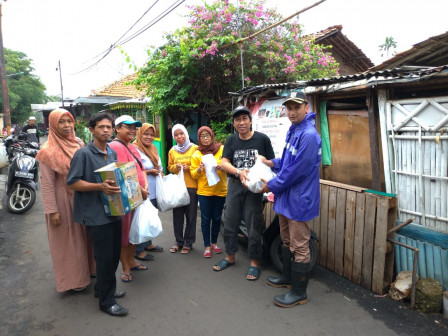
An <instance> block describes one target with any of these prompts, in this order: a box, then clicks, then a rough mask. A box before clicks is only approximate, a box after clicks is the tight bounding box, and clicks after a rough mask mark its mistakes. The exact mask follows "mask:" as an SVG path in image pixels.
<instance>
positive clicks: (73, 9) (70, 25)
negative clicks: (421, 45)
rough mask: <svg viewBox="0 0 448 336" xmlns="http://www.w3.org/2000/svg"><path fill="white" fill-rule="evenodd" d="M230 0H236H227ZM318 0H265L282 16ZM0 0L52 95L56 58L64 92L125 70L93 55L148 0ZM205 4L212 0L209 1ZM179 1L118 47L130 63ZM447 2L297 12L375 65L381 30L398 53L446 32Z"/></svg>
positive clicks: (13, 34) (381, 2)
mask: <svg viewBox="0 0 448 336" xmlns="http://www.w3.org/2000/svg"><path fill="white" fill-rule="evenodd" d="M233 1H234V2H236V0H233ZM317 1H318V0H277V1H275V0H266V6H267V7H276V8H278V10H279V11H280V13H282V14H283V15H284V16H285V17H286V16H288V15H290V14H292V13H294V12H297V11H299V10H300V9H302V8H305V7H307V6H309V5H311V4H313V3H315V2H317ZM0 2H1V3H2V14H3V16H2V29H3V43H4V46H5V47H6V48H9V49H13V50H16V51H22V52H24V53H25V54H27V56H28V57H29V58H31V59H32V60H33V65H34V68H35V73H36V75H38V76H39V77H40V78H41V80H42V82H43V83H44V85H45V86H46V87H47V94H49V95H58V94H60V92H61V89H60V77H59V72H58V71H56V68H57V66H58V61H59V60H60V61H61V68H62V82H63V87H64V98H77V97H79V96H87V95H89V94H90V93H91V91H92V90H95V89H98V88H100V87H102V86H103V85H106V84H108V83H110V82H112V81H114V80H116V79H119V78H120V77H122V76H123V75H126V74H129V73H131V72H132V70H130V69H128V65H127V64H126V62H125V59H124V56H123V55H121V54H120V52H119V51H117V50H115V51H113V52H112V53H111V54H110V55H109V56H107V57H106V58H105V59H104V60H103V61H101V62H100V63H99V65H98V66H95V67H94V68H92V69H91V70H89V71H84V72H81V73H78V74H76V73H77V72H79V71H81V70H83V69H84V68H86V67H87V66H89V65H91V64H92V63H93V61H92V59H93V58H94V57H95V56H97V55H98V54H100V53H101V52H102V51H104V50H106V49H107V48H108V47H109V46H110V45H111V44H112V43H114V42H115V41H116V40H118V39H119V37H121V36H122V35H123V34H124V33H125V32H126V31H127V30H128V29H129V28H130V27H131V26H132V25H133V24H134V23H135V21H137V19H138V18H140V16H141V15H142V14H143V13H144V12H145V11H146V10H147V9H148V8H149V7H150V6H151V5H152V4H153V3H154V2H155V0H126V1H125V0H8V1H7V2H4V1H3V0H0ZM208 2H211V1H208ZM174 3H177V1H176V0H162V1H159V2H158V3H157V4H156V5H155V6H154V7H153V8H152V9H151V10H150V11H149V12H148V14H146V16H145V17H144V18H143V19H142V20H141V21H140V22H139V24H138V25H137V26H136V28H134V29H133V30H132V31H131V33H132V32H135V31H136V30H137V29H138V28H140V27H142V26H144V25H146V24H148V23H149V22H150V21H151V20H152V19H154V18H155V17H156V16H158V15H159V14H160V13H161V12H163V11H164V10H165V9H166V8H168V7H169V6H170V5H172V4H174ZM201 3H202V1H200V0H186V1H184V3H183V4H181V5H180V6H179V7H178V8H177V9H176V10H175V11H174V12H172V13H170V14H169V15H168V16H166V17H165V18H164V19H162V20H161V21H159V22H158V23H157V24H155V25H154V26H153V27H151V28H150V29H148V30H147V31H146V32H144V33H143V34H141V35H140V36H138V37H137V38H135V39H134V40H132V41H131V42H129V43H127V44H125V45H123V49H124V50H125V51H126V53H127V54H128V55H129V56H130V57H131V59H132V60H134V62H135V63H136V64H137V65H141V64H143V62H144V60H145V58H146V52H145V50H146V47H147V46H148V45H159V44H160V43H161V42H162V39H161V37H162V33H163V32H171V31H173V30H174V29H175V28H179V27H181V26H183V25H185V22H186V21H185V19H184V18H182V17H181V16H180V15H181V14H185V13H186V12H187V9H186V7H185V6H186V5H192V4H201ZM447 10H448V1H446V0H426V1H423V2H421V1H418V2H417V1H409V0H327V1H326V2H324V3H322V4H320V5H319V6H317V7H315V8H313V9H311V10H309V11H307V12H305V13H303V14H301V16H300V22H301V23H302V24H303V25H304V30H305V33H306V34H307V33H312V32H316V31H319V30H323V29H325V28H327V27H329V26H332V25H342V26H343V29H342V33H343V34H345V35H346V36H347V37H348V38H349V39H350V40H351V41H352V42H354V43H355V44H356V45H357V46H358V47H359V48H360V49H362V50H363V52H364V53H365V54H366V55H367V56H368V57H369V58H370V59H371V60H372V62H373V63H375V64H378V63H381V58H380V53H379V52H378V46H379V45H380V44H382V43H383V42H384V40H385V38H386V36H392V37H393V38H394V39H395V41H396V42H397V43H398V47H397V51H403V50H407V49H409V48H410V47H411V46H412V45H413V44H416V43H418V42H421V41H423V40H426V39H427V38H429V37H431V36H434V35H439V34H442V33H444V32H446V31H448V24H447V22H448V21H447V20H446V13H447V12H448V11H447Z"/></svg>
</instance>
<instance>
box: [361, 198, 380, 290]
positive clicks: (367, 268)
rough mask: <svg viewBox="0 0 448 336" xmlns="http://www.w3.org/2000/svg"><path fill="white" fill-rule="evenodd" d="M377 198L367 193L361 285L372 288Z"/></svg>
mask: <svg viewBox="0 0 448 336" xmlns="http://www.w3.org/2000/svg"><path fill="white" fill-rule="evenodd" d="M376 200H377V197H375V196H374V195H373V194H366V206H365V220H364V223H365V224H364V238H363V251H362V270H361V286H362V287H364V288H367V289H368V290H370V289H371V288H372V268H373V247H374V245H373V243H374V238H375V220H376Z"/></svg>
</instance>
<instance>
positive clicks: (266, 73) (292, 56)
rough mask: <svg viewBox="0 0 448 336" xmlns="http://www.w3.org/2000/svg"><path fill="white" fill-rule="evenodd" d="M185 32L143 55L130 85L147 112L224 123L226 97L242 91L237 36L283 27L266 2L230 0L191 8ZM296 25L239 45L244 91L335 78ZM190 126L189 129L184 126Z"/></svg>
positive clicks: (327, 58) (324, 54)
mask: <svg viewBox="0 0 448 336" xmlns="http://www.w3.org/2000/svg"><path fill="white" fill-rule="evenodd" d="M189 8H190V13H189V14H188V15H187V17H188V18H189V26H188V27H183V28H182V29H178V30H176V31H175V32H173V33H170V34H166V35H165V40H166V43H165V44H164V45H163V46H162V47H160V48H151V49H149V50H148V56H149V60H148V62H147V64H146V65H145V66H144V67H143V68H142V69H140V70H139V71H138V75H139V76H138V78H137V80H136V81H135V82H134V83H135V84H136V85H137V86H138V87H140V88H146V89H147V95H148V96H149V97H151V102H150V108H151V109H152V111H153V112H155V113H162V112H166V113H168V114H169V115H170V117H171V119H172V120H173V121H174V122H184V123H185V118H187V119H188V118H189V117H188V116H189V114H190V113H191V112H200V113H202V114H204V115H207V116H209V117H210V116H216V115H223V114H225V112H226V111H229V110H230V109H231V98H230V96H229V94H228V93H229V92H235V91H237V90H239V89H241V86H242V79H241V63H240V44H238V43H237V41H238V39H239V32H240V34H241V36H243V37H244V36H250V35H253V34H254V33H255V32H257V31H260V30H261V29H263V28H265V27H268V26H270V25H272V24H274V23H276V22H278V21H280V20H281V19H282V17H281V15H280V14H278V13H277V12H276V11H274V10H272V9H265V8H264V0H246V1H244V0H241V1H240V5H239V7H237V6H235V5H233V4H231V3H230V1H228V0H221V1H215V2H213V3H212V4H207V3H205V2H204V5H203V6H190V7H189ZM301 34H302V30H301V26H300V25H299V23H298V22H297V21H292V22H287V23H284V24H282V25H280V26H277V27H275V28H272V29H269V30H267V31H266V32H264V33H262V34H260V35H258V36H256V37H254V38H250V39H248V40H246V41H245V42H243V43H241V49H242V54H243V56H242V57H243V67H244V82H245V84H246V85H258V84H264V83H282V82H295V81H296V80H308V79H312V78H320V77H325V76H334V75H337V69H338V64H337V63H336V61H335V60H334V58H333V57H332V56H331V55H330V53H328V51H326V47H324V46H320V45H317V44H314V41H313V40H310V39H304V38H303V37H302V35H301ZM188 122H189V121H188V120H187V122H186V123H187V124H188Z"/></svg>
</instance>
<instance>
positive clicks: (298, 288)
mask: <svg viewBox="0 0 448 336" xmlns="http://www.w3.org/2000/svg"><path fill="white" fill-rule="evenodd" d="M309 266H310V263H306V264H305V263H299V262H295V261H291V289H290V290H289V292H288V293H286V294H285V295H276V296H275V297H274V303H275V304H276V305H277V306H280V307H284V308H291V307H294V306H296V305H301V304H305V303H306V302H307V301H308V300H307V297H306V288H307V287H308V279H309V272H308V269H309Z"/></svg>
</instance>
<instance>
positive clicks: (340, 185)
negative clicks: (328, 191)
mask: <svg viewBox="0 0 448 336" xmlns="http://www.w3.org/2000/svg"><path fill="white" fill-rule="evenodd" d="M320 184H324V185H327V186H332V187H337V188H343V189H346V190H352V191H356V192H362V191H364V190H366V189H367V188H361V187H356V186H352V185H350V184H344V183H339V182H334V181H329V180H320Z"/></svg>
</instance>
